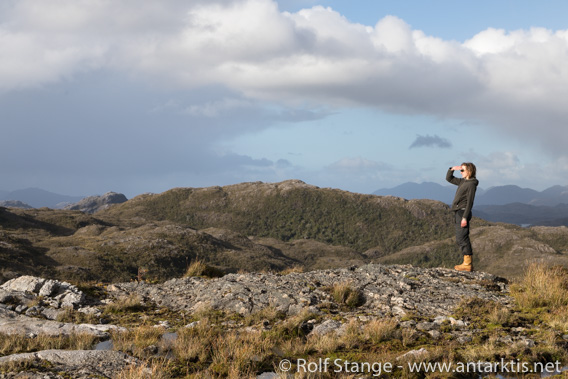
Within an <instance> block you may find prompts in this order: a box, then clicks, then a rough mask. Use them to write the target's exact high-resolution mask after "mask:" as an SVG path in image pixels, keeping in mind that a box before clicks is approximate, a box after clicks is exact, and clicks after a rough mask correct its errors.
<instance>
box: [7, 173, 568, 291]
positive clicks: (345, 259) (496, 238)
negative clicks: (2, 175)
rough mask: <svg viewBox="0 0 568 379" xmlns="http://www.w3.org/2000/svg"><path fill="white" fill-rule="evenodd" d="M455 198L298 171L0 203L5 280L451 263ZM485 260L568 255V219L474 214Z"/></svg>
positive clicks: (490, 264)
mask: <svg viewBox="0 0 568 379" xmlns="http://www.w3.org/2000/svg"><path fill="white" fill-rule="evenodd" d="M451 222H452V218H451V215H450V213H449V211H448V207H447V206H446V205H444V204H443V203H441V202H437V201H431V200H410V201H409V200H404V199H400V198H395V197H381V196H374V195H361V194H355V193H349V192H345V191H340V190H336V189H322V188H317V187H314V186H309V185H306V184H305V183H302V182H300V181H286V182H282V183H276V184H266V183H243V184H238V185H232V186H226V187H210V188H176V189H172V190H170V191H166V192H164V193H162V194H156V195H141V196H138V197H136V198H134V199H131V200H129V201H127V202H126V203H123V204H119V205H116V206H113V207H111V208H110V209H108V210H105V211H102V212H99V213H97V214H95V215H93V216H91V215H86V214H83V213H81V212H79V211H61V210H51V209H47V208H42V209H32V210H18V209H6V208H0V281H2V279H7V278H10V277H12V276H14V275H15V274H34V275H42V276H46V277H53V278H57V279H63V280H102V281H127V280H132V279H145V280H165V279H168V278H172V277H179V276H182V275H183V274H184V273H185V271H186V270H187V268H188V267H189V266H190V264H191V263H192V262H194V261H196V260H200V261H203V262H205V263H207V264H208V265H211V266H215V267H217V268H218V269H221V270H223V271H225V272H234V271H239V270H243V271H262V270H276V271H279V270H283V269H287V268H290V267H302V268H303V269H304V270H311V269H322V268H335V267H345V266H350V265H359V264H363V263H366V262H381V263H412V264H415V265H418V266H427V267H431V266H445V267H453V265H454V264H456V263H459V262H458V261H459V259H460V257H459V254H458V253H457V249H456V247H455V245H454V241H453V237H452V236H453V226H452V224H451ZM472 241H473V246H474V251H475V252H476V254H475V256H474V257H475V258H474V259H475V260H474V263H475V265H476V268H477V269H481V270H485V271H488V272H491V273H494V274H498V275H503V276H515V275H519V274H520V273H521V272H522V269H523V267H524V266H526V262H527V260H533V259H540V260H544V261H546V262H550V263H557V264H565V265H566V264H567V263H568V255H567V253H566V252H567V251H568V230H567V229H566V228H543V227H539V228H530V229H522V228H520V227H516V226H512V225H506V224H490V223H488V222H485V221H483V220H480V219H475V220H474V222H473V232H472Z"/></svg>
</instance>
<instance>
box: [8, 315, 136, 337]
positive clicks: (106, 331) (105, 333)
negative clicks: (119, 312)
mask: <svg viewBox="0 0 568 379" xmlns="http://www.w3.org/2000/svg"><path fill="white" fill-rule="evenodd" d="M0 330H2V333H4V334H7V335H14V334H20V335H30V334H34V335H40V334H44V335H48V336H59V335H66V336H69V335H73V334H79V333H86V334H90V335H93V336H95V337H98V338H108V337H109V335H110V331H111V330H117V331H121V332H126V331H127V329H126V328H122V327H117V326H115V325H94V324H71V323H62V322H57V321H52V320H41V319H37V318H33V317H27V316H23V315H20V314H18V313H16V312H12V311H9V310H5V309H1V308H0Z"/></svg>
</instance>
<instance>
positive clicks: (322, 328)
mask: <svg viewBox="0 0 568 379" xmlns="http://www.w3.org/2000/svg"><path fill="white" fill-rule="evenodd" d="M340 327H341V323H340V322H339V321H336V320H325V321H324V322H322V323H321V324H319V325H317V326H315V327H314V328H313V330H312V331H311V333H310V334H313V335H316V336H325V335H326V334H329V333H333V332H336V331H337V330H338V329H339V328H340Z"/></svg>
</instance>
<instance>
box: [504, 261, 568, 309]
mask: <svg viewBox="0 0 568 379" xmlns="http://www.w3.org/2000/svg"><path fill="white" fill-rule="evenodd" d="M511 294H512V295H513V296H514V297H515V299H516V300H517V303H518V304H519V306H521V307H523V308H538V307H551V308H553V309H558V308H561V307H563V306H566V305H568V270H567V269H566V268H564V267H561V266H553V267H549V266H547V265H545V264H542V263H532V264H530V265H529V266H528V268H527V270H526V272H525V275H524V276H523V277H522V278H521V280H519V282H517V283H515V284H514V285H512V286H511Z"/></svg>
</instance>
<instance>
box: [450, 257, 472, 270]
mask: <svg viewBox="0 0 568 379" xmlns="http://www.w3.org/2000/svg"><path fill="white" fill-rule="evenodd" d="M454 269H456V270H458V271H470V272H471V271H473V264H472V263H471V255H464V256H463V263H462V264H461V265H457V266H455V267H454Z"/></svg>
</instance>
